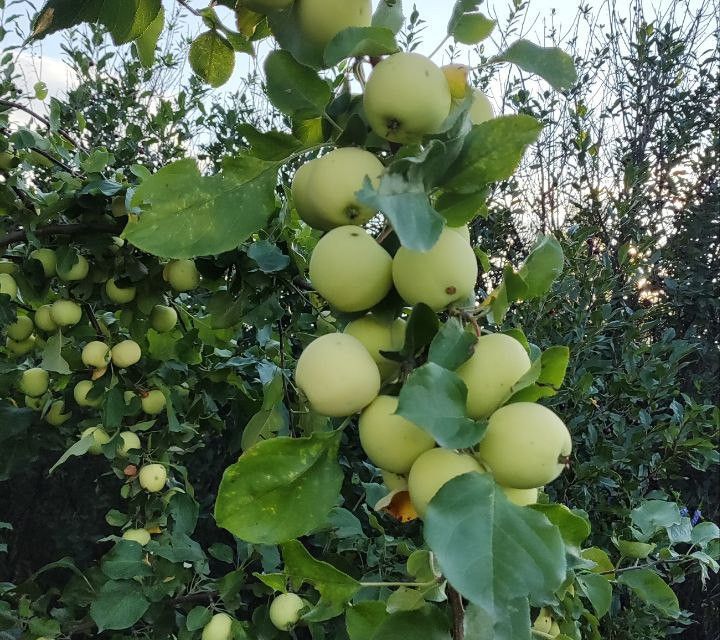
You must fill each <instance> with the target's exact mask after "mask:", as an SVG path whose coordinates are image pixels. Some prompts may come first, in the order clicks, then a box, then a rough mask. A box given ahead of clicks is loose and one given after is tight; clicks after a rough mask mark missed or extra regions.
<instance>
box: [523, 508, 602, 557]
mask: <svg viewBox="0 0 720 640" xmlns="http://www.w3.org/2000/svg"><path fill="white" fill-rule="evenodd" d="M530 508H531V509H533V510H534V511H538V512H539V513H542V514H543V515H544V516H545V517H546V518H547V519H548V520H549V521H550V522H551V523H552V524H554V525H555V526H556V527H557V528H558V530H559V531H560V535H561V536H562V538H563V540H564V541H565V544H566V545H567V546H568V547H569V548H572V549H573V550H574V551H575V552H576V553H578V554H579V553H580V545H581V544H582V543H583V542H584V541H585V540H587V538H588V536H589V535H590V521H589V520H588V519H587V518H586V517H584V516H582V515H579V514H578V513H575V512H573V511H571V510H570V509H568V508H567V507H566V506H565V505H564V504H534V505H532V506H531V507H530Z"/></svg>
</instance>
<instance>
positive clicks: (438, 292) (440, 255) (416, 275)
mask: <svg viewBox="0 0 720 640" xmlns="http://www.w3.org/2000/svg"><path fill="white" fill-rule="evenodd" d="M477 276H478V266H477V260H476V259H475V253H474V252H473V250H472V247H471V246H470V245H469V244H468V242H467V241H466V240H465V239H464V238H463V237H462V236H461V235H460V234H459V233H456V232H455V231H450V230H449V229H443V231H442V233H441V234H440V238H439V239H438V241H437V242H436V243H435V246H434V247H432V249H430V250H429V251H411V250H410V249H407V248H405V247H400V248H399V249H398V251H397V253H396V254H395V258H394V260H393V281H394V282H395V288H396V289H397V291H398V293H399V294H400V296H401V297H402V299H403V300H405V302H407V303H408V304H409V305H416V304H417V303H418V302H424V303H425V304H426V305H428V306H429V307H430V308H431V309H433V310H434V311H440V310H442V309H444V308H445V307H447V306H448V305H450V304H452V303H453V302H459V301H462V300H465V299H467V298H468V297H469V296H471V295H472V294H473V292H474V291H475V281H476V280H477Z"/></svg>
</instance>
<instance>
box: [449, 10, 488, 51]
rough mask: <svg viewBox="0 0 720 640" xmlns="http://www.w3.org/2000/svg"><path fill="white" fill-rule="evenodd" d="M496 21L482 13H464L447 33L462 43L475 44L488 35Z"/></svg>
mask: <svg viewBox="0 0 720 640" xmlns="http://www.w3.org/2000/svg"><path fill="white" fill-rule="evenodd" d="M496 24H497V23H496V22H495V20H491V19H490V18H487V17H485V16H484V15H483V14H482V13H480V12H478V13H465V14H463V15H462V16H460V19H459V20H458V21H457V24H455V26H454V28H453V31H452V32H451V33H448V35H451V36H453V37H454V38H455V40H457V41H458V42H461V43H462V44H477V43H478V42H482V41H483V40H485V39H486V38H488V37H489V36H490V34H491V33H492V32H493V29H495V25H496Z"/></svg>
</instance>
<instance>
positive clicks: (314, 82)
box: [265, 50, 332, 120]
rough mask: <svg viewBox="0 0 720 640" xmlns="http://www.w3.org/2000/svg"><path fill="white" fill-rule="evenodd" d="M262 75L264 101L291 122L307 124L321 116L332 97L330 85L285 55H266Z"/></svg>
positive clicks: (278, 53) (275, 52) (286, 53)
mask: <svg viewBox="0 0 720 640" xmlns="http://www.w3.org/2000/svg"><path fill="white" fill-rule="evenodd" d="M265 75H266V77H267V96H268V99H269V100H270V102H272V104H273V105H274V106H275V107H277V108H278V109H279V110H280V111H282V112H283V113H284V114H286V115H288V116H290V117H291V118H292V119H293V120H309V119H311V118H318V117H320V116H322V115H323V113H325V107H326V106H327V104H328V102H330V98H331V96H332V90H331V89H330V85H329V84H328V83H327V81H326V80H323V79H322V78H321V77H320V76H319V75H318V74H317V72H316V71H314V70H313V69H311V68H310V67H307V66H305V65H304V64H300V63H299V62H298V61H297V60H295V58H293V57H292V55H290V54H289V53H288V52H287V51H281V50H277V51H273V52H272V53H270V54H269V55H268V57H267V58H266V59H265Z"/></svg>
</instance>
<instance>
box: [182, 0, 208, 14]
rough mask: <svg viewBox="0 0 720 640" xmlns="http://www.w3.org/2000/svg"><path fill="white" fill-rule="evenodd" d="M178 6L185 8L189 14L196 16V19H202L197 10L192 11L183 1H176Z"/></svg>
mask: <svg viewBox="0 0 720 640" xmlns="http://www.w3.org/2000/svg"><path fill="white" fill-rule="evenodd" d="M177 1H178V4H179V5H181V6H183V7H185V8H186V9H187V10H188V11H189V12H190V13H192V14H193V15H195V16H197V17H198V18H202V14H201V13H200V12H199V11H198V10H197V9H193V8H192V7H191V6H190V5H189V4H188V3H187V2H185V0H177Z"/></svg>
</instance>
